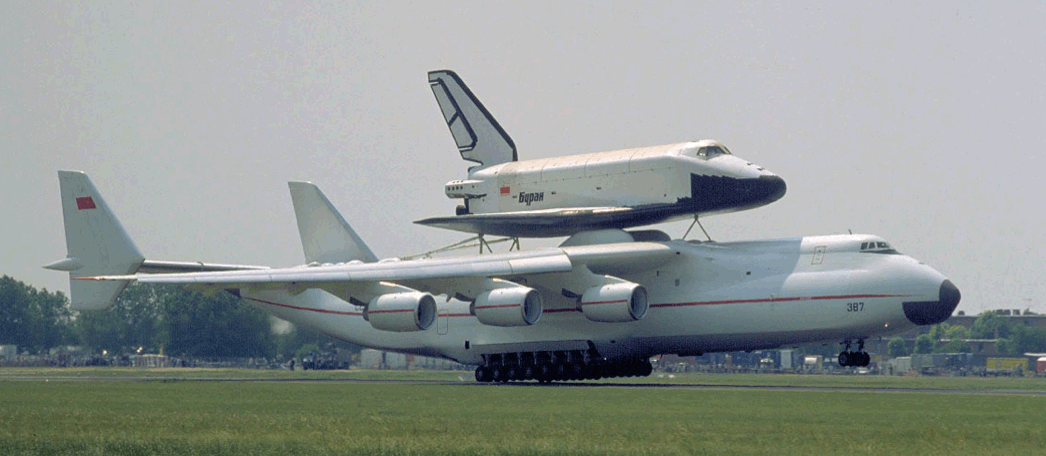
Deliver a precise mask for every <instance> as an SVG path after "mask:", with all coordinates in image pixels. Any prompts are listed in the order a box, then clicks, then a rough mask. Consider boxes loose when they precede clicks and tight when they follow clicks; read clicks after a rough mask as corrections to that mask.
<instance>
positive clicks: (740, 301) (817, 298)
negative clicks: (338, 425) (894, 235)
mask: <svg viewBox="0 0 1046 456" xmlns="http://www.w3.org/2000/svg"><path fill="white" fill-rule="evenodd" d="M906 296H909V295H876V294H861V295H838V296H803V297H795V298H773V299H770V298H763V299H738V300H730V301H697V302H666V303H661V304H651V305H650V307H658V308H669V307H690V306H718V305H724V304H758V303H764V302H793V301H822V300H828V299H876V298H901V297H906ZM243 299H246V300H248V301H255V302H259V303H262V304H268V305H270V306H276V307H283V308H287V309H294V310H304V311H308V312H318V313H325V314H333V315H349V316H363V312H345V311H340V310H327V309H315V308H311V307H300V306H292V305H289V304H280V303H276V302H270V301H265V300H262V299H257V298H243ZM613 302H625V301H597V302H586V303H582V304H607V303H613ZM513 306H518V304H510V305H502V306H487V307H485V308H491V307H513ZM410 311H411V309H398V310H375V311H372V312H374V313H382V312H410ZM560 312H578V310H577V309H573V308H563V309H544V313H560ZM440 316H441V317H442V316H444V315H440ZM446 316H447V317H471V316H472V314H467V313H460V314H449V315H446Z"/></svg>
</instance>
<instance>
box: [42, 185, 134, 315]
mask: <svg viewBox="0 0 1046 456" xmlns="http://www.w3.org/2000/svg"><path fill="white" fill-rule="evenodd" d="M58 182H59V186H60V187H61V195H62V216H63V218H64V219H65V245H66V249H67V250H68V254H67V255H66V258H65V259H62V260H59V261H55V262H54V263H51V264H48V265H47V266H44V267H45V268H47V269H53V270H56V271H67V272H69V279H70V280H69V292H70V299H71V301H72V303H71V304H72V308H73V310H102V309H106V308H109V307H110V306H112V305H113V304H114V303H115V302H116V298H117V297H118V296H119V295H120V292H122V291H123V289H124V288H125V287H126V286H127V283H128V281H105V282H102V281H92V280H75V279H77V278H80V277H90V276H98V275H125V274H133V273H135V272H137V271H138V268H139V267H140V266H141V265H142V262H143V261H145V257H143V256H142V254H141V253H140V252H139V251H138V247H136V246H135V245H134V242H133V241H131V238H130V236H128V235H127V231H125V230H124V228H123V226H122V225H121V224H120V221H119V220H117V218H116V216H115V215H114V214H113V212H112V210H110V209H109V205H107V204H106V203H105V200H104V199H102V195H101V194H100V193H98V189H96V188H95V187H94V184H93V183H91V179H90V178H88V177H87V175H86V174H84V173H83V172H80V171H59V172H58Z"/></svg>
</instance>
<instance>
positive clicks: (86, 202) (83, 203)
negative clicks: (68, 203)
mask: <svg viewBox="0 0 1046 456" xmlns="http://www.w3.org/2000/svg"><path fill="white" fill-rule="evenodd" d="M76 208H77V209H79V210H81V211H82V210H84V209H95V206H94V199H93V198H91V197H90V196H84V197H81V198H77V199H76Z"/></svg>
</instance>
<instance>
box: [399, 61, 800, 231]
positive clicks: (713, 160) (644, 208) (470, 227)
mask: <svg viewBox="0 0 1046 456" xmlns="http://www.w3.org/2000/svg"><path fill="white" fill-rule="evenodd" d="M428 76H429V85H430V86H431V88H432V92H433V94H435V96H436V101H437V102H438V103H439V107H440V109H441V111H442V112H443V117H444V119H445V120H446V122H447V126H448V127H450V133H451V135H452V136H453V137H454V142H455V143H456V145H457V147H458V151H459V152H460V153H461V158H463V159H465V160H467V161H470V162H474V163H475V165H474V166H472V167H470V168H469V170H468V172H469V175H468V178H467V179H461V180H453V181H450V182H447V184H446V186H445V188H444V191H445V193H446V195H447V196H448V197H449V198H451V199H462V200H464V204H462V205H459V206H458V208H457V214H456V215H454V216H451V217H433V218H428V219H424V220H419V221H417V222H415V223H418V224H421V225H426V226H434V227H439V228H446V229H451V230H457V231H463V232H467V233H476V234H480V235H483V234H490V235H498V236H508V237H517V238H518V237H526V238H535V237H558V236H570V235H573V234H575V233H578V232H582V231H589V230H602V229H608V228H618V229H624V228H631V227H637V226H643V225H652V224H655V223H661V222H667V221H671V220H678V219H684V218H691V217H697V216H703V215H711V214H720V213H726V212H734V211H741V210H745V209H752V208H755V207H759V206H763V205H766V204H769V203H772V202H774V201H777V200H778V199H780V198H781V197H782V196H784V194H785V189H786V186H785V181H784V179H782V178H780V177H779V176H777V175H775V174H774V173H771V172H769V171H767V170H766V169H764V168H763V167H761V166H759V165H756V164H753V163H752V162H749V161H746V160H744V159H742V158H740V157H737V156H735V155H733V154H732V153H730V150H729V149H727V148H726V146H724V145H723V144H721V143H719V142H717V141H714V140H710V139H704V140H700V141H689V142H681V143H675V144H666V145H662V146H651V147H641V148H637V149H624V150H615V151H609V152H597V153H588V154H581V155H570V156H565V157H556V158H543V159H535V160H525V161H519V157H518V156H517V154H516V145H515V143H513V141H512V138H510V137H509V135H508V134H507V133H505V130H504V129H503V128H502V127H501V125H500V124H498V122H497V120H495V119H494V116H492V115H491V114H490V112H489V111H487V109H486V108H485V107H484V106H483V104H482V103H480V101H479V99H478V98H476V96H475V95H474V94H473V93H472V91H471V90H469V88H468V86H466V85H465V83H464V82H462V80H461V78H460V77H458V75H457V74H455V73H454V72H453V71H449V70H440V71H432V72H429V74H428Z"/></svg>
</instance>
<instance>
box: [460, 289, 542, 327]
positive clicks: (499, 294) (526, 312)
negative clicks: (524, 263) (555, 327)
mask: <svg viewBox="0 0 1046 456" xmlns="http://www.w3.org/2000/svg"><path fill="white" fill-rule="evenodd" d="M544 307H545V306H544V304H543V302H542V300H541V293H538V291H537V290H535V289H533V288H530V287H509V288H495V289H493V290H489V291H484V292H482V293H480V294H479V295H478V296H476V300H475V301H473V302H472V305H471V306H470V307H469V310H470V311H471V312H472V315H475V316H476V318H477V319H478V320H479V322H480V323H483V324H485V325H491V326H528V325H532V324H534V323H537V322H538V320H540V319H541V313H542V311H543V310H544Z"/></svg>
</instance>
